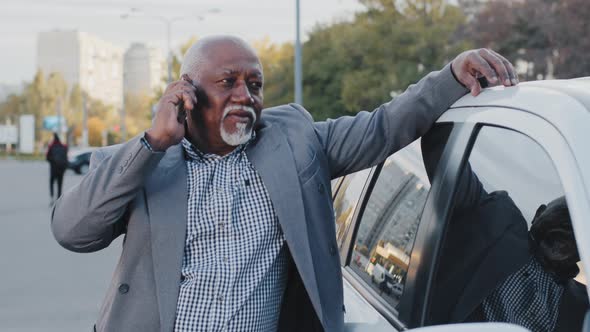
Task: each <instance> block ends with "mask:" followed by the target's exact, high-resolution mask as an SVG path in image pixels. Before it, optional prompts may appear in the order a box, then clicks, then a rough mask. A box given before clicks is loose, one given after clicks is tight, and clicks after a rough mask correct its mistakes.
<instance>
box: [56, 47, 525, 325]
mask: <svg viewBox="0 0 590 332" xmlns="http://www.w3.org/2000/svg"><path fill="white" fill-rule="evenodd" d="M452 68H453V69H452V70H453V72H454V74H453V72H452V70H451V65H447V66H446V67H445V68H444V69H443V70H442V71H440V72H435V73H432V74H430V75H428V76H427V77H426V78H425V79H423V80H422V81H421V82H420V83H418V84H417V85H415V86H413V87H411V88H409V89H408V91H407V92H406V93H405V94H403V95H401V96H399V97H397V98H396V100H395V102H390V103H388V104H384V105H383V106H381V107H379V108H378V109H377V110H375V111H374V112H372V113H368V112H361V113H359V114H358V115H356V116H355V117H343V118H340V119H337V120H328V121H324V122H313V120H312V118H311V116H310V115H309V113H307V111H306V110H305V109H303V107H301V106H300V105H295V104H290V105H284V106H279V107H275V108H271V109H267V110H265V111H262V108H263V106H262V105H263V93H262V91H263V83H264V79H263V73H262V66H261V64H260V61H259V59H258V57H257V56H256V54H255V52H254V51H253V49H252V48H251V47H250V46H249V45H247V44H246V43H245V42H243V41H242V40H240V39H238V38H234V37H226V36H222V37H209V38H205V39H201V40H200V41H198V42H197V43H196V44H194V45H193V46H192V47H191V48H190V49H189V51H188V52H187V54H186V55H185V57H184V60H183V65H182V68H181V75H182V77H183V79H182V80H180V81H177V82H174V83H172V84H170V85H169V86H168V88H167V89H166V91H165V93H164V95H163V96H162V98H161V99H160V102H159V104H158V105H159V106H158V111H157V114H156V117H155V119H154V122H153V126H152V128H150V129H149V130H147V131H146V133H145V135H140V136H139V137H136V138H134V139H132V140H131V141H129V142H127V143H125V144H123V145H120V146H116V147H111V148H106V149H104V150H99V151H97V152H95V153H94V154H93V156H92V160H91V166H90V168H91V170H90V172H89V173H88V174H87V176H86V177H85V178H84V179H83V180H82V181H81V182H80V184H79V185H78V186H77V187H75V188H73V189H72V190H71V191H69V192H67V193H66V194H65V195H64V197H63V198H62V199H60V200H59V201H58V202H57V204H56V207H55V210H54V214H53V217H52V230H53V233H54V236H55V237H56V239H57V241H58V242H59V243H60V244H61V245H62V246H64V247H65V248H68V249H70V250H73V251H78V252H91V251H96V250H100V249H102V248H104V247H106V246H108V245H109V244H110V243H111V241H113V240H114V239H115V238H116V237H118V236H119V235H121V234H125V239H124V245H123V251H122V254H121V259H120V262H119V264H118V266H117V269H116V271H115V274H114V276H113V280H112V283H111V286H110V288H109V290H108V293H107V297H106V299H105V302H104V304H103V306H102V309H101V311H100V315H99V319H98V322H97V325H96V330H97V331H201V330H208V331H221V330H223V331H274V330H280V331H322V330H324V331H341V330H342V329H343V324H344V322H343V321H344V320H343V317H344V305H343V298H342V280H341V272H340V261H339V258H338V254H337V249H336V248H337V246H336V239H335V229H334V214H333V211H332V200H331V194H330V180H331V179H333V178H336V177H339V176H342V175H345V174H348V173H351V172H355V171H357V170H360V169H363V168H367V167H370V166H372V165H375V164H377V163H379V162H381V161H382V160H384V159H385V158H387V156H389V155H390V154H392V153H394V152H395V151H397V150H399V149H401V148H402V147H404V146H405V145H407V144H409V143H410V142H412V141H413V140H415V139H416V138H418V137H419V136H420V135H422V134H423V133H425V132H426V131H427V130H428V128H429V127H430V126H431V125H432V124H433V122H434V121H435V119H436V118H437V117H438V116H439V115H440V114H441V113H442V112H443V111H444V110H446V109H447V108H448V107H449V106H450V105H451V104H452V103H453V102H454V101H455V100H457V99H458V98H459V97H461V96H462V95H464V94H465V93H466V92H467V90H466V88H465V87H464V85H465V86H468V87H470V90H471V91H472V93H474V94H478V93H479V91H480V89H481V87H480V86H479V84H478V81H477V79H476V75H478V74H482V75H483V76H485V77H486V78H487V79H488V80H489V81H490V82H492V83H496V82H503V83H504V84H505V85H507V86H510V85H513V84H516V83H517V81H516V75H515V73H514V70H513V69H512V66H511V65H510V63H509V62H508V61H506V60H505V59H504V58H502V57H501V56H499V55H497V54H496V53H493V52H492V51H489V50H478V51H469V52H465V53H462V54H461V55H459V56H458V57H457V58H456V59H455V60H453V62H452ZM453 75H454V76H456V77H457V79H455V78H454V76H453ZM457 80H459V81H457ZM462 84H463V85H462ZM177 106H182V108H183V109H184V111H186V115H184V112H183V111H179V110H178V108H177ZM179 114H180V116H179ZM185 117H186V122H185V121H184V118H185Z"/></svg>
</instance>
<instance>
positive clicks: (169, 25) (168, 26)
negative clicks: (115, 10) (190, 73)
mask: <svg viewBox="0 0 590 332" xmlns="http://www.w3.org/2000/svg"><path fill="white" fill-rule="evenodd" d="M138 12H141V9H139V8H131V9H130V11H129V13H125V14H122V15H121V19H128V18H130V17H136V16H133V14H134V13H138ZM219 12H220V10H219V9H218V8H212V9H209V10H207V13H210V14H216V13H219ZM137 17H145V18H151V19H156V20H158V21H161V22H163V23H164V24H165V25H166V44H167V48H168V56H167V58H166V62H167V65H168V79H167V83H168V84H170V82H172V56H173V54H172V47H171V34H172V23H174V22H177V21H180V20H186V19H197V20H198V21H202V20H203V18H204V17H203V16H201V15H189V16H176V17H166V16H160V15H146V16H137Z"/></svg>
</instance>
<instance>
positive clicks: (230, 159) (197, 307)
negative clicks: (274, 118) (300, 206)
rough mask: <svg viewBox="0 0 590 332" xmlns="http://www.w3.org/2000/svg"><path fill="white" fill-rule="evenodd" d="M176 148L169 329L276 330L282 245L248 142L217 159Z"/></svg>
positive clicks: (283, 260) (281, 282)
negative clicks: (177, 235) (176, 217)
mask: <svg viewBox="0 0 590 332" xmlns="http://www.w3.org/2000/svg"><path fill="white" fill-rule="evenodd" d="M182 145H183V148H184V152H185V156H186V164H187V168H188V177H187V178H188V191H189V195H188V223H187V236H186V242H185V249H184V258H183V261H182V279H181V284H180V294H179V297H178V302H177V308H176V321H175V325H174V331H175V332H185V331H276V330H277V325H278V318H279V312H280V308H281V301H282V296H283V292H284V289H285V285H286V275H287V254H286V251H285V250H286V246H283V243H284V238H283V233H282V231H281V229H280V225H279V223H278V217H277V215H276V214H275V211H274V209H273V206H272V203H271V200H270V198H269V196H268V192H267V190H266V188H265V187H264V184H263V183H262V179H261V178H260V176H259V175H258V173H257V172H256V170H254V168H253V167H252V165H251V164H250V162H249V161H248V158H247V156H246V147H247V144H244V145H242V146H240V147H238V148H236V149H235V150H234V151H233V152H232V153H230V154H228V155H226V156H223V157H221V156H218V155H214V154H203V153H202V152H200V151H198V150H197V149H196V148H195V147H194V146H193V145H192V144H191V143H190V142H188V141H187V140H186V139H184V140H183V141H182Z"/></svg>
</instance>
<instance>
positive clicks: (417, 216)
mask: <svg viewBox="0 0 590 332" xmlns="http://www.w3.org/2000/svg"><path fill="white" fill-rule="evenodd" d="M440 127H446V128H447V129H448V130H445V135H446V136H445V137H442V138H441V139H443V140H444V141H446V139H447V138H448V136H449V135H450V133H451V130H450V129H452V125H440ZM419 144H420V142H419V141H416V142H414V143H413V144H411V145H410V146H408V147H406V148H404V149H402V150H401V151H398V152H397V153H395V154H394V155H392V156H390V157H389V158H388V159H387V160H386V161H385V162H384V163H382V164H380V165H379V166H377V167H374V168H373V169H371V170H365V171H361V172H359V173H355V174H351V175H349V176H347V177H345V178H344V179H342V180H340V186H339V187H338V188H337V193H336V194H335V198H334V202H335V203H334V208H335V213H336V223H337V227H336V228H337V240H338V245H339V247H340V252H341V261H342V264H343V267H342V269H343V279H344V280H343V283H344V295H345V306H346V314H345V323H346V324H347V327H348V328H349V330H350V327H351V326H357V327H358V330H367V328H369V327H370V328H371V330H374V331H400V330H404V329H406V328H407V326H408V322H409V321H408V320H407V318H408V317H409V316H410V313H409V312H407V310H406V309H401V308H403V307H407V305H403V304H402V303H404V302H408V301H409V299H410V298H411V296H406V294H413V293H414V292H413V290H412V289H410V287H408V285H410V284H412V282H411V281H410V280H409V277H408V270H409V269H410V265H411V264H416V263H418V262H419V261H420V260H419V259H413V261H410V257H411V256H412V252H413V251H414V250H418V251H420V250H421V249H420V248H419V247H418V249H416V248H415V244H414V242H415V240H416V235H417V233H418V228H419V227H420V223H421V219H422V212H423V209H424V206H425V205H427V200H428V197H429V193H430V191H431V186H430V182H429V180H428V176H427V172H426V169H425V167H424V162H423V160H422V156H421V153H420V148H419ZM355 181H359V183H360V182H362V183H363V184H362V185H360V184H355V183H354V182H355ZM347 197H348V198H351V197H352V199H347ZM343 201H345V202H351V201H352V202H354V204H342V202H343ZM410 302H411V301H410Z"/></svg>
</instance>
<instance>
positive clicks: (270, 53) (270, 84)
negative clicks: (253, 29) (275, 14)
mask: <svg viewBox="0 0 590 332" xmlns="http://www.w3.org/2000/svg"><path fill="white" fill-rule="evenodd" d="M253 46H254V49H255V50H256V52H257V53H258V57H259V58H260V62H261V63H262V67H263V72H264V105H265V107H272V106H276V105H282V104H286V103H292V102H293V101H294V99H295V97H294V91H293V89H294V71H293V68H294V66H293V61H294V48H293V44H290V43H284V44H280V45H276V44H273V43H271V42H270V39H268V38H265V39H262V40H259V41H255V42H254V43H253Z"/></svg>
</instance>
